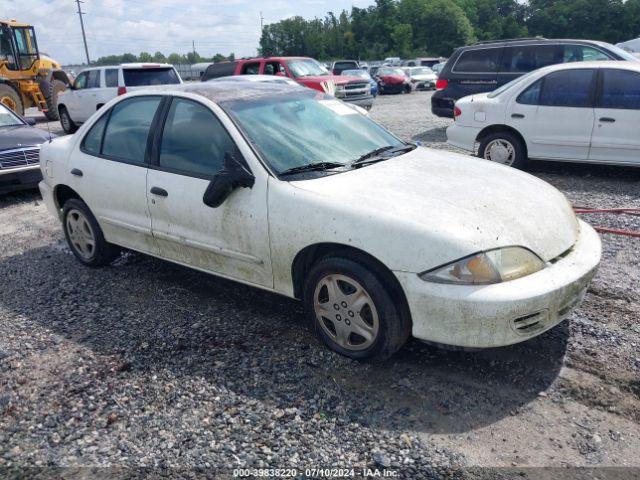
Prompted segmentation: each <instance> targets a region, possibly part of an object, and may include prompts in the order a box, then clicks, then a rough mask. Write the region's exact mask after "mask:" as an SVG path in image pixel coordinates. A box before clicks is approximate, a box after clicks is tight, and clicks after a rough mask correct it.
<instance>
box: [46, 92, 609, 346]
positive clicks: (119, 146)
mask: <svg viewBox="0 0 640 480" xmlns="http://www.w3.org/2000/svg"><path fill="white" fill-rule="evenodd" d="M41 166H42V171H43V177H44V180H43V181H42V182H41V183H40V189H41V192H42V195H43V197H44V199H45V202H46V204H47V206H48V208H49V209H50V210H51V211H52V212H53V213H54V214H55V215H57V216H58V217H59V218H60V220H61V221H62V226H63V229H64V233H65V236H66V239H67V242H68V244H69V247H70V249H71V251H72V252H73V254H74V255H75V256H76V257H77V259H78V260H79V261H80V262H81V263H83V264H84V265H87V266H92V267H96V266H103V265H107V264H109V263H110V262H111V261H112V260H113V259H114V258H115V257H116V256H117V255H118V253H119V248H122V247H124V248H128V249H131V250H136V251H139V252H143V253H146V254H150V255H153V256H156V257H159V258H163V259H166V260H170V261H172V262H175V263H179V264H182V265H186V266H189V267H193V268H195V269H198V270H202V271H204V272H210V273H214V274H216V275H219V276H222V277H226V278H230V279H233V280H237V281H240V282H243V283H246V284H249V285H253V286H256V287H260V288H264V289H267V290H270V291H273V292H277V293H280V294H283V295H287V296H289V297H294V298H298V299H300V300H302V301H303V302H304V305H305V308H306V311H307V313H308V316H309V319H310V320H311V322H312V323H313V326H314V329H315V331H316V332H317V333H318V335H319V336H320V337H321V339H322V340H323V341H324V342H325V343H326V344H327V345H328V346H329V347H330V348H331V349H333V350H335V351H337V352H339V353H341V354H344V355H347V356H350V357H352V358H367V357H387V356H389V355H391V354H393V353H394V352H395V351H397V350H398V349H399V348H400V347H402V345H403V344H404V343H405V341H406V340H407V339H408V337H409V336H410V335H413V336H414V337H416V338H418V339H422V340H427V341H432V342H438V343H442V344H449V345H458V346H465V347H493V346H500V345H508V344H512V343H516V342H520V341H523V340H526V339H528V338H531V337H533V336H535V335H538V334H540V333H541V332H544V331H545V330H547V329H549V328H551V327H553V326H554V325H556V324H557V323H558V322H560V321H561V320H562V319H564V318H566V317H567V315H568V314H569V313H570V311H571V310H572V309H574V308H575V307H576V306H577V305H578V304H579V303H580V301H581V300H582V298H583V296H584V293H585V291H586V288H587V285H588V283H589V281H590V280H591V278H592V277H593V275H594V272H595V270H596V268H597V265H598V263H599V260H600V241H599V238H598V236H597V234H596V233H595V232H594V230H593V229H592V228H590V227H589V226H588V225H586V224H585V223H583V222H581V221H579V220H577V219H576V217H575V215H574V213H573V211H572V209H571V206H570V205H569V203H568V202H567V201H566V199H565V198H564V196H563V195H562V194H561V193H560V192H558V191H557V190H556V189H554V188H552V187H551V186H549V185H548V184H546V183H544V182H542V181H540V180H538V179H536V178H534V177H532V176H530V175H528V174H526V173H523V172H520V171H517V170H514V169H510V168H507V167H504V166H502V165H496V164H494V163H491V162H485V161H478V160H477V159H471V158H467V157H464V156H460V155H455V154H451V153H446V152H438V151H434V150H430V149H426V148H423V147H417V146H416V145H414V144H411V143H406V142H403V141H401V140H399V139H398V138H397V137H395V136H394V135H392V134H391V133H389V132H388V131H386V130H385V129H384V128H382V127H381V126H379V125H378V124H376V123H375V122H373V121H372V120H371V119H369V118H368V117H366V116H363V115H361V114H360V113H359V112H358V111H357V110H355V109H353V108H352V107H351V106H349V105H347V104H345V103H342V102H340V101H338V100H336V99H335V98H333V97H329V96H327V95H325V94H323V93H320V92H315V91H311V90H308V89H301V88H299V87H295V86H293V87H292V86H289V85H284V84H272V83H255V84H251V85H249V84H247V85H245V86H243V88H242V89H237V88H235V87H234V84H233V83H231V82H229V83H225V82H215V83H202V84H193V85H181V86H167V87H159V88H158V89H149V90H147V91H145V92H142V91H141V92H136V93H133V94H129V95H127V96H124V97H120V98H118V99H115V100H113V101H111V102H110V103H108V104H107V105H105V107H104V108H103V109H101V110H100V111H99V112H97V113H96V114H95V115H94V116H93V117H91V119H90V120H89V121H87V122H86V123H85V124H84V125H83V126H82V127H81V128H80V129H79V130H78V132H77V133H76V134H75V135H73V136H66V137H63V138H59V139H56V140H54V141H52V142H51V143H47V144H45V145H43V147H42V156H41Z"/></svg>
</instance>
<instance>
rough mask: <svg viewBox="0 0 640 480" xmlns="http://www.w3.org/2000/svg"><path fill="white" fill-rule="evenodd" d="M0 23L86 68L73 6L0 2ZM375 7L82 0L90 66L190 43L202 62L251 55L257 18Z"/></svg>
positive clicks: (251, 0)
mask: <svg viewBox="0 0 640 480" xmlns="http://www.w3.org/2000/svg"><path fill="white" fill-rule="evenodd" d="M1 3H2V5H1V6H0V18H15V19H16V20H18V21H20V22H23V23H30V24H32V25H34V26H35V28H36V35H37V37H38V45H39V47H40V50H41V51H43V52H46V53H48V54H49V55H51V56H52V57H53V58H55V59H56V60H58V61H60V62H62V63H63V64H72V63H80V62H83V61H85V55H84V46H83V43H82V34H81V31H80V21H79V19H78V15H77V13H76V3H75V2H74V0H2V2H1ZM371 3H373V0H361V1H358V0H354V1H348V0H346V1H345V0H335V1H322V0H301V1H273V2H263V1H258V0H218V1H211V0H84V3H83V4H82V9H83V11H84V12H86V15H85V16H84V21H85V29H86V32H87V43H88V45H89V55H90V57H91V59H96V58H98V57H101V56H104V55H110V54H121V53H125V52H131V53H134V54H138V53H140V52H141V51H147V52H150V53H154V52H156V51H161V52H163V53H165V54H169V53H171V52H177V53H186V52H189V51H191V49H192V42H195V46H196V50H197V51H198V53H200V54H201V55H203V56H212V55H213V54H215V53H218V52H219V53H223V54H229V53H231V52H234V53H235V54H236V56H249V55H255V54H256V49H257V47H258V40H259V38H260V12H261V11H262V13H263V15H264V18H265V23H271V22H277V21H278V20H281V19H282V18H285V17H287V16H291V15H302V16H304V17H307V18H309V17H314V16H323V15H324V14H325V13H326V12H327V11H329V10H332V11H334V12H338V11H341V10H342V9H350V8H351V5H353V4H355V5H357V6H361V7H362V6H366V5H368V4H371Z"/></svg>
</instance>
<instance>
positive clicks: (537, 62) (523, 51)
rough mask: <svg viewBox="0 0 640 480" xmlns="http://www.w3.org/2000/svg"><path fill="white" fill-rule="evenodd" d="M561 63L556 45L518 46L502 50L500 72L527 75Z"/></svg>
mask: <svg viewBox="0 0 640 480" xmlns="http://www.w3.org/2000/svg"><path fill="white" fill-rule="evenodd" d="M561 62H562V59H561V58H560V50H559V47H558V46H557V45H519V46H515V47H506V48H505V49H504V54H503V55H502V65H501V68H500V71H501V72H503V73H527V72H531V71H533V70H537V69H538V68H542V67H546V66H547V65H553V64H554V63H561Z"/></svg>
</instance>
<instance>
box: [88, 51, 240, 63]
mask: <svg viewBox="0 0 640 480" xmlns="http://www.w3.org/2000/svg"><path fill="white" fill-rule="evenodd" d="M234 59H235V55H234V54H233V53H232V54H230V55H222V54H221V53H216V54H215V55H214V56H213V57H202V56H200V54H199V53H198V52H189V53H186V54H180V53H171V54H169V55H166V56H165V55H164V54H163V53H162V52H156V53H154V54H153V55H152V54H150V53H149V52H140V55H134V54H133V53H124V54H122V55H107V56H106V57H100V58H98V60H96V61H94V62H91V64H92V65H118V64H120V63H135V62H141V63H151V62H153V63H171V64H172V65H178V64H191V65H192V64H194V63H205V62H222V61H224V60H234Z"/></svg>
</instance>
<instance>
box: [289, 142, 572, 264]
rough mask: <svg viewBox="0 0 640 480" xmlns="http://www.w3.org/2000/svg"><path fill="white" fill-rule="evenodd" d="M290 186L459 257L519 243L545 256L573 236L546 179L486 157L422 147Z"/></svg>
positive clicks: (560, 198) (563, 206)
mask: <svg viewBox="0 0 640 480" xmlns="http://www.w3.org/2000/svg"><path fill="white" fill-rule="evenodd" d="M292 185H293V186H295V187H297V188H300V189H304V190H307V191H309V192H313V193H315V194H317V195H320V196H323V197H325V202H326V203H328V204H331V203H333V204H334V206H335V209H336V210H339V209H340V205H342V206H349V207H348V208H352V207H353V208H360V209H361V210H364V211H362V212H361V215H360V216H361V217H362V218H363V221H364V219H365V218H367V220H366V221H367V222H375V221H376V219H379V220H380V221H381V223H383V222H384V220H385V219H393V222H389V223H388V224H395V225H402V224H404V225H405V226H406V228H407V231H409V230H411V231H416V230H420V231H423V232H424V233H425V235H426V236H427V238H429V236H430V237H431V238H437V239H438V241H439V242H442V241H444V242H447V243H448V244H451V245H455V246H456V252H455V253H456V254H457V255H460V256H463V255H468V254H472V253H476V252H479V251H483V250H490V249H493V248H499V247H505V246H513V245H518V246H523V247H525V248H528V249H530V250H531V251H533V252H534V253H536V254H537V255H538V256H539V257H541V258H542V259H543V260H544V261H549V260H552V259H554V258H556V257H558V256H559V255H560V254H562V253H564V252H566V251H567V250H568V249H570V248H571V247H572V246H573V245H574V243H575V242H576V240H577V236H578V229H579V226H578V222H577V220H576V216H575V214H574V212H573V210H572V208H571V205H570V204H569V202H568V201H567V200H566V198H565V197H564V195H562V193H560V192H559V191H558V190H556V189H555V188H553V187H552V186H551V185H549V184H547V183H546V182H543V181H542V180H539V179H538V178H536V177H534V176H532V175H529V174H527V173H524V172H521V171H519V170H516V169H513V168H510V167H505V166H502V165H498V164H495V163H492V162H489V161H486V160H481V159H476V158H472V157H467V156H463V155H458V154H452V153H445V152H441V151H437V150H432V149H427V148H422V147H419V148H417V149H416V150H414V151H412V152H409V153H407V154H405V155H402V156H400V157H395V158H392V159H390V160H387V161H384V162H380V163H376V164H373V165H370V166H367V167H363V168H359V169H356V170H350V171H348V172H345V173H341V174H336V175H330V176H326V177H320V178H316V179H311V180H305V181H297V182H292ZM338 213H339V212H338ZM398 222H400V223H398ZM398 233H400V232H398ZM400 234H401V233H400ZM424 248H428V246H425V247H424ZM452 253H454V252H453V251H452ZM458 258H459V257H458ZM448 260H452V259H443V263H444V262H445V261H448Z"/></svg>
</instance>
